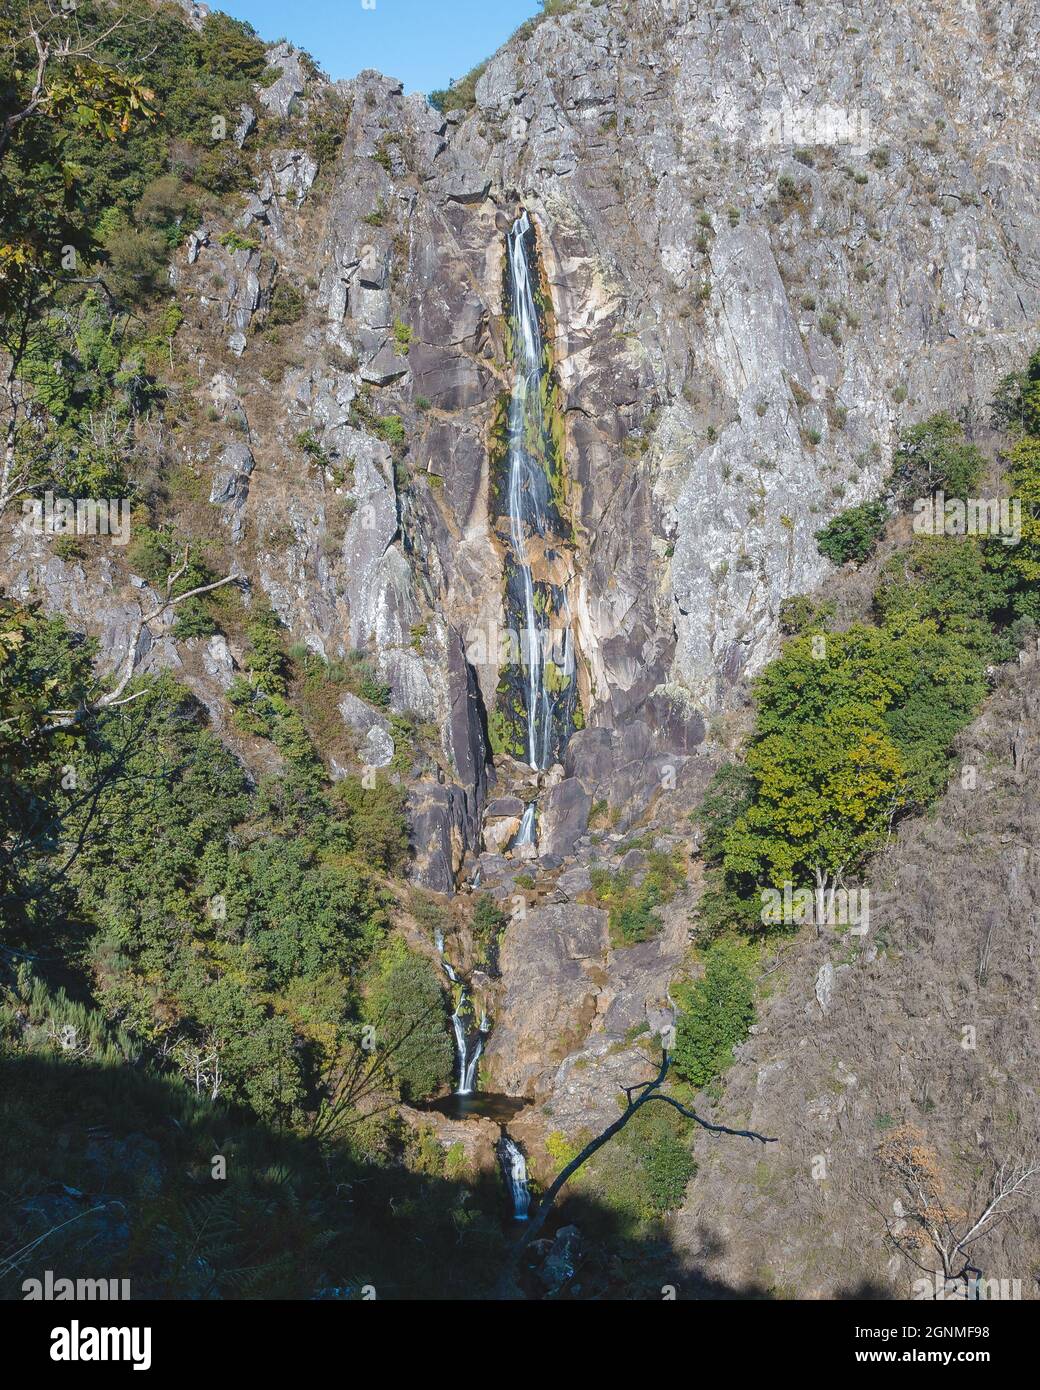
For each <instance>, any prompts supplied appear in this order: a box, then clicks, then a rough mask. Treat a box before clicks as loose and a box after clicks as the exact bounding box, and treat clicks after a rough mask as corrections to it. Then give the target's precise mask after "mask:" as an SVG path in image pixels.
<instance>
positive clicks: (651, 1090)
mask: <svg viewBox="0 0 1040 1390" xmlns="http://www.w3.org/2000/svg"><path fill="white" fill-rule="evenodd" d="M671 1064H672V1058H671V1055H670V1054H669V1052H668V1050H667V1048H662V1050H661V1063H660V1066H659V1067H658V1069H657V1075H656V1076H654V1077H652V1078H651V1079H650V1080H649V1081H639V1082H637V1083H636V1084H635V1085H633V1086H625V1087H624V1088H623V1094H624V1096H625V1105H624V1108H623V1110H622V1112H621V1114H620V1115H619V1117H618V1118H617V1119H616V1120H615V1121H614V1122H613V1123H612V1124H609V1125H607V1127H606V1129H604V1130H602V1131H601V1132H600V1133H599V1134H597V1135H596V1137H595V1138H594V1139H591V1140H590V1141H589V1142H588V1143H587V1144H586V1145H585V1147H584V1148H583V1149H582V1150H581V1151H580V1152H579V1153H577V1154H576V1155H575V1156H574V1157H573V1158H572V1159H571V1160H570V1162H569V1163H567V1164H566V1166H565V1167H564V1168H563V1169H562V1170H561V1172H560V1173H558V1174H557V1176H556V1178H555V1179H554V1180H553V1182H552V1183H550V1185H549V1187H548V1188H546V1190H545V1193H544V1195H543V1196H542V1198H541V1200H540V1202H539V1203H538V1210H537V1211H536V1212H535V1214H534V1216H533V1217H532V1219H531V1220H530V1221H529V1222H528V1224H527V1227H526V1229H525V1230H524V1232H523V1234H522V1235H521V1236H520V1239H519V1240H518V1241H517V1242H516V1244H515V1245H514V1246H513V1248H512V1250H511V1252H510V1255H509V1258H508V1260H507V1261H506V1264H505V1266H504V1268H503V1271H502V1276H501V1278H500V1281H499V1296H508V1292H509V1290H510V1288H511V1287H512V1281H513V1272H514V1270H515V1269H516V1266H517V1264H518V1263H519V1261H520V1258H521V1256H522V1255H523V1252H524V1251H525V1250H526V1249H527V1247H528V1246H529V1245H530V1244H531V1242H532V1241H533V1240H536V1239H537V1237H538V1235H539V1232H540V1231H541V1229H542V1227H543V1226H544V1225H545V1222H546V1220H547V1219H548V1216H549V1213H550V1212H551V1211H552V1209H553V1206H554V1204H555V1202H556V1199H557V1197H559V1195H560V1193H561V1192H562V1191H563V1188H564V1186H565V1185H566V1183H567V1182H568V1180H569V1179H570V1178H572V1177H573V1176H574V1174H575V1173H576V1172H577V1171H578V1169H579V1168H581V1167H582V1165H583V1164H585V1163H587V1162H588V1161H589V1159H590V1158H591V1157H592V1155H593V1154H594V1153H598V1152H599V1150H600V1149H601V1148H603V1146H604V1144H609V1143H610V1141H611V1139H613V1138H614V1136H615V1134H619V1133H620V1132H621V1130H623V1129H624V1128H625V1126H626V1125H628V1124H630V1123H631V1121H632V1120H633V1119H634V1118H635V1116H636V1115H638V1114H639V1112H640V1110H641V1109H642V1108H643V1106H645V1105H649V1104H652V1102H654V1101H660V1102H661V1103H662V1104H664V1105H670V1106H671V1107H672V1108H673V1109H674V1110H677V1111H678V1112H679V1114H680V1115H685V1116H686V1118H687V1119H688V1120H693V1122H694V1123H695V1124H696V1125H698V1126H700V1128H701V1129H703V1130H706V1131H707V1132H708V1133H709V1134H720V1135H721V1134H728V1135H732V1136H733V1137H734V1138H739V1139H755V1140H757V1141H758V1143H760V1144H775V1143H777V1140H776V1139H775V1138H770V1137H769V1136H768V1135H764V1134H759V1133H758V1132H757V1131H755V1130H753V1129H730V1128H729V1126H728V1125H717V1124H714V1123H713V1122H712V1121H710V1120H705V1119H703V1118H702V1117H701V1116H700V1115H698V1114H697V1112H696V1111H695V1110H691V1109H689V1108H688V1107H687V1106H685V1105H683V1104H682V1102H681V1101H679V1100H677V1099H676V1098H675V1096H671V1095H668V1094H667V1093H666V1092H665V1091H664V1090H663V1087H664V1085H665V1082H666V1080H667V1078H668V1070H669V1068H670V1066H671Z"/></svg>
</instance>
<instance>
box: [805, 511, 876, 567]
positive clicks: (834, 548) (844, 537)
mask: <svg viewBox="0 0 1040 1390" xmlns="http://www.w3.org/2000/svg"><path fill="white" fill-rule="evenodd" d="M887 520H888V508H887V507H886V506H885V504H884V502H860V503H859V505H858V506H855V507H847V508H846V509H845V510H844V511H843V512H839V513H838V515H837V516H836V517H834V519H833V520H832V521H829V522H828V523H827V525H826V526H824V527H823V528H822V530H819V531H817V532H816V547H817V549H818V550H819V552H820V554H821V555H825V556H826V557H827V559H828V560H831V561H833V562H834V564H836V565H844V564H846V563H847V562H848V561H849V560H854V561H855V563H856V564H857V565H861V564H862V563H863V562H864V560H866V559H867V557H868V556H869V555H870V554H871V552H872V551H873V549H874V547H875V545H876V544H877V542H878V539H879V537H880V536H881V534H882V532H883V531H884V529H885V523H886V522H887Z"/></svg>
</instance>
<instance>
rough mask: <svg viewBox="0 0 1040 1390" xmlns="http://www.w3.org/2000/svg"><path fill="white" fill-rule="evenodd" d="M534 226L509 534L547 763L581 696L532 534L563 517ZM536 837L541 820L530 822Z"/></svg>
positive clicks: (514, 317) (531, 707)
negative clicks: (552, 463) (550, 427)
mask: <svg viewBox="0 0 1040 1390" xmlns="http://www.w3.org/2000/svg"><path fill="white" fill-rule="evenodd" d="M533 240H534V238H533V230H532V227H531V220H530V218H529V217H528V215H527V213H526V212H523V213H521V214H520V216H519V217H518V218H517V219H516V221H515V222H514V223H513V225H512V227H511V228H510V231H509V239H508V253H509V287H510V310H511V323H512V328H513V355H514V360H515V365H516V381H515V383H514V386H513V391H512V395H511V397H510V402H509V415H508V456H507V462H508V506H509V534H510V540H511V542H512V552H513V558H514V561H515V569H514V571H513V573H512V575H511V576H510V578H509V580H508V581H507V584H508V587H509V589H510V593H509V598H510V600H511V605H510V606H511V608H512V610H513V613H512V614H511V616H515V617H517V618H518V619H520V622H521V633H520V651H519V658H520V665H521V671H522V682H521V695H522V699H523V705H524V714H525V720H526V724H527V739H526V743H527V761H528V763H529V764H530V766H531V767H532V768H534V769H535V771H538V772H540V771H543V770H544V769H545V768H547V767H548V766H549V765H550V763H551V762H552V761H553V757H554V752H555V748H554V733H555V732H556V730H557V728H560V730H561V732H562V733H565V732H566V728H565V726H566V725H568V724H569V722H570V719H571V715H572V712H573V702H574V675H575V666H574V646H573V641H572V638H571V633H570V628H569V626H564V628H563V632H562V650H560V649H559V646H560V644H559V641H558V638H557V635H556V634H554V632H553V627H552V618H553V616H554V609H555V608H557V607H560V608H562V610H563V611H562V615H561V616H562V617H563V619H564V622H566V620H567V619H568V618H569V614H568V613H567V604H566V595H565V594H562V592H561V593H555V592H553V587H552V586H547V584H546V583H545V581H538V582H536V580H535V578H534V573H533V570H532V555H531V550H532V548H535V547H532V546H531V545H530V542H531V540H532V538H534V537H537V538H538V540H539V541H540V542H541V545H540V548H541V550H542V551H544V552H545V554H546V555H547V556H548V555H550V554H552V552H551V550H550V549H549V548H548V547H547V546H546V541H547V540H549V541H551V540H552V538H553V531H554V528H555V526H556V524H557V521H558V518H557V516H556V513H555V504H554V502H553V499H552V495H551V492H550V487H549V477H548V473H547V471H546V464H547V459H548V450H549V448H550V443H549V437H548V433H547V429H546V419H545V407H544V400H543V385H544V381H545V377H546V374H547V366H546V361H545V355H544V344H543V342H542V330H541V325H540V323H539V318H538V308H537V304H536V302H535V293H534V287H533V284H532V274H531V263H530V257H531V255H532V248H533ZM530 829H531V840H527V841H521V842H520V843H533V834H534V826H533V819H532V824H531V827H530Z"/></svg>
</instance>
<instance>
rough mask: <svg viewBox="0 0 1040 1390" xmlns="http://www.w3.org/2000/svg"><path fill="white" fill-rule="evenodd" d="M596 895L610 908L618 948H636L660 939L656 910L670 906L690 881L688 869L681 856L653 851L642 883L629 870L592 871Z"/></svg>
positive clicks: (649, 855) (611, 925)
mask: <svg viewBox="0 0 1040 1390" xmlns="http://www.w3.org/2000/svg"><path fill="white" fill-rule="evenodd" d="M590 872H591V877H592V891H593V893H594V894H595V895H596V899H597V901H599V902H601V903H604V904H606V905H607V906H608V908H609V922H610V937H611V941H612V943H613V945H614V946H634V945H635V944H636V943H637V942H639V941H646V940H648V939H649V938H650V937H652V936H656V935H657V933H658V931H660V928H661V922H660V919H659V917H658V916H657V913H656V911H655V909H656V908H658V907H660V906H661V905H662V904H664V903H667V902H669V901H670V899H672V898H673V897H674V896H675V894H676V893H677V892H678V891H679V888H680V887H681V886H682V885H683V884H684V883H685V881H686V873H685V867H684V865H683V861H682V858H681V856H680V855H679V854H678V853H673V854H664V853H661V852H660V851H654V850H651V851H650V852H649V853H648V855H647V868H646V870H645V873H644V874H643V877H642V880H641V882H640V883H639V884H638V885H637V884H636V883H635V882H634V879H635V877H636V875H635V874H634V873H633V872H631V871H629V870H626V869H621V870H618V871H617V872H616V873H611V871H610V870H609V869H596V868H594V869H592V870H591V871H590Z"/></svg>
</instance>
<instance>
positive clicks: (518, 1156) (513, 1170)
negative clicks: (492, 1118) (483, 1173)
mask: <svg viewBox="0 0 1040 1390" xmlns="http://www.w3.org/2000/svg"><path fill="white" fill-rule="evenodd" d="M499 1158H500V1160H501V1163H502V1171H503V1172H504V1173H505V1178H506V1182H507V1183H508V1184H509V1190H510V1192H511V1194H512V1197H513V1218H514V1220H516V1221H526V1220H527V1211H528V1208H529V1207H530V1205H531V1193H530V1192H529V1190H528V1187H527V1160H526V1159H525V1158H524V1156H523V1154H522V1153H521V1152H520V1149H519V1147H518V1146H517V1145H516V1144H514V1143H513V1141H512V1139H510V1137H509V1135H508V1134H503V1135H502V1140H501V1145H500V1147H499Z"/></svg>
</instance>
